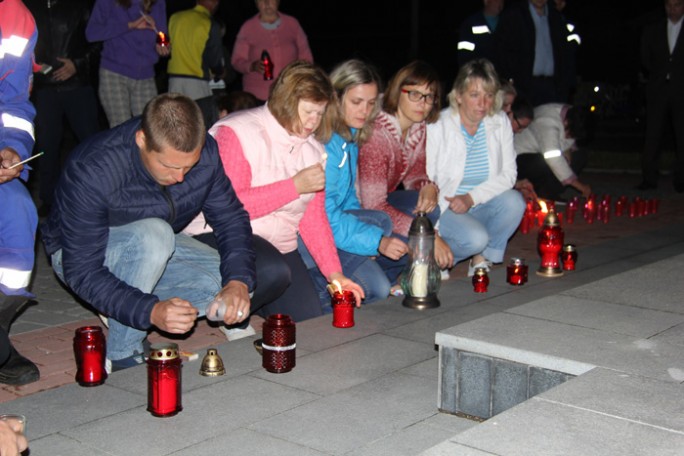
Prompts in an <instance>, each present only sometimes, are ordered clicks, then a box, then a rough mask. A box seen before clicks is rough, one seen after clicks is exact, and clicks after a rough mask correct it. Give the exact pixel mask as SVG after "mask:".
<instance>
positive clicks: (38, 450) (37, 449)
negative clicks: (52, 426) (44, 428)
mask: <svg viewBox="0 0 684 456" xmlns="http://www.w3.org/2000/svg"><path fill="white" fill-rule="evenodd" d="M29 437H30V436H29ZM29 445H30V450H31V453H30V454H31V455H34V456H41V455H50V456H107V455H110V454H111V453H108V452H105V451H101V450H98V449H97V448H93V447H91V446H90V445H86V444H84V443H81V442H79V441H78V440H74V439H72V438H70V437H66V436H63V435H59V434H53V435H49V436H47V437H43V438H41V439H30V444H29Z"/></svg>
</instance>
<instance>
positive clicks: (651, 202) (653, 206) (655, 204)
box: [648, 198, 660, 214]
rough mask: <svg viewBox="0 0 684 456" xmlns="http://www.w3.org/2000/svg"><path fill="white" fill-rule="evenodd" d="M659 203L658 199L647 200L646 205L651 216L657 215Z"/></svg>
mask: <svg viewBox="0 0 684 456" xmlns="http://www.w3.org/2000/svg"><path fill="white" fill-rule="evenodd" d="M659 203H660V201H658V198H653V199H650V200H648V204H649V206H650V212H651V214H657V213H658V205H659Z"/></svg>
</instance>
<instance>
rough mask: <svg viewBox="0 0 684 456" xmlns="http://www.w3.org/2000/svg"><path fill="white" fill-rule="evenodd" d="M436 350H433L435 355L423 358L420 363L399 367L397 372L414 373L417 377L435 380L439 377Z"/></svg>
mask: <svg viewBox="0 0 684 456" xmlns="http://www.w3.org/2000/svg"><path fill="white" fill-rule="evenodd" d="M438 362H439V361H438V357H437V351H435V357H434V358H431V359H428V360H425V361H423V362H421V363H416V364H413V365H411V366H409V367H406V368H404V369H400V370H399V371H397V372H400V373H402V374H407V375H415V376H417V377H423V378H429V379H433V380H434V381H435V382H436V381H437V379H438V378H439V365H438Z"/></svg>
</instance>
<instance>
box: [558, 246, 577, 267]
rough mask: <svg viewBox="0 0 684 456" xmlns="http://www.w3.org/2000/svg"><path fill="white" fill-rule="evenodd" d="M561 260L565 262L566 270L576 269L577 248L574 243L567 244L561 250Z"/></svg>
mask: <svg viewBox="0 0 684 456" xmlns="http://www.w3.org/2000/svg"><path fill="white" fill-rule="evenodd" d="M561 261H562V262H563V269H564V270H566V271H574V270H575V264H576V263H577V248H576V247H575V245H574V244H565V245H564V246H563V250H562V251H561Z"/></svg>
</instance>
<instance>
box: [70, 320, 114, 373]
mask: <svg viewBox="0 0 684 456" xmlns="http://www.w3.org/2000/svg"><path fill="white" fill-rule="evenodd" d="M106 353H107V350H106V347H105V337H104V333H103V332H102V328H101V327H100V326H83V327H81V328H78V329H76V331H75V335H74V356H75V358H76V381H77V382H78V384H79V385H81V386H97V385H102V384H103V383H104V382H105V379H106V378H107V371H106V370H105V357H106Z"/></svg>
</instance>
